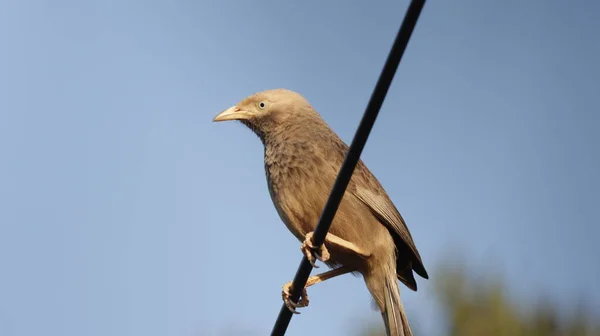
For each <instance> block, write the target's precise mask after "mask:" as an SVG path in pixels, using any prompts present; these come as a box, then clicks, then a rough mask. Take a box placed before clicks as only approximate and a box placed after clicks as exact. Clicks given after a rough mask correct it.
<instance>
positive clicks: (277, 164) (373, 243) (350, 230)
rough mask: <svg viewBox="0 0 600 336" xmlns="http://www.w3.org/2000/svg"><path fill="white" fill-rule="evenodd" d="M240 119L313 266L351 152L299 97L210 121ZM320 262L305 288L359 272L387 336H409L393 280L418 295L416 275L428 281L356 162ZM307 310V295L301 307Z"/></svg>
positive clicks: (263, 100)
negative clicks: (315, 238)
mask: <svg viewBox="0 0 600 336" xmlns="http://www.w3.org/2000/svg"><path fill="white" fill-rule="evenodd" d="M225 120H239V121H241V122H242V123H243V124H245V125H246V126H248V127H249V128H250V129H252V130H253V131H254V133H256V135H258V137H259V138H260V140H261V141H262V143H263V144H264V149H265V151H264V158H265V171H266V175H267V182H268V187H269V192H270V194H271V198H272V200H273V203H274V205H275V208H276V209H277V212H278V213H279V216H280V217H281V219H282V221H283V222H284V223H285V224H286V226H287V227H288V229H289V230H290V231H291V232H292V234H294V235H295V236H296V237H297V238H298V239H299V240H300V241H303V244H302V250H303V251H304V253H305V254H306V255H307V257H309V259H310V260H311V262H313V260H314V256H313V253H312V252H311V251H313V250H312V249H311V241H312V231H314V229H315V226H316V224H317V222H318V220H319V216H320V215H321V212H322V211H323V207H324V206H325V202H326V201H327V198H328V196H329V192H330V191H331V187H332V186H333V183H334V181H335V178H336V176H337V173H338V171H339V169H340V167H341V165H342V162H343V160H344V157H345V155H346V152H347V150H348V146H347V145H346V144H345V143H344V142H343V141H342V140H341V139H340V138H339V137H338V136H337V135H336V134H335V133H334V132H333V131H332V130H331V128H329V126H328V125H327V124H326V123H325V121H324V120H323V119H322V118H321V116H320V115H319V114H318V113H317V112H316V111H315V110H314V109H313V108H312V107H311V106H310V104H309V103H308V101H307V100H306V99H304V98H303V97H302V96H301V95H300V94H298V93H296V92H293V91H289V90H285V89H276V90H268V91H263V92H259V93H256V94H254V95H251V96H249V97H247V98H245V99H244V100H242V101H241V102H239V103H238V104H237V105H235V106H232V107H231V108H229V109H227V110H225V111H223V112H221V113H220V114H218V115H217V116H216V117H215V119H214V121H225ZM315 254H316V255H317V258H319V259H320V260H322V261H324V262H325V263H326V264H327V265H328V266H330V267H332V268H334V269H333V270H331V271H329V272H325V273H322V274H319V275H317V276H313V277H311V278H310V279H309V281H308V283H307V287H308V286H311V285H313V284H315V283H317V282H320V281H324V280H326V279H329V278H332V277H334V276H337V275H340V274H344V273H348V272H357V273H360V274H362V276H363V278H364V280H365V283H366V285H367V288H368V289H369V291H370V293H371V295H372V296H373V299H374V301H375V303H376V304H377V306H378V308H379V309H380V311H381V312H382V316H383V320H384V322H385V325H386V330H387V332H388V335H391V336H400V335H404V336H409V335H412V332H411V330H410V327H409V325H408V321H407V318H406V315H405V312H404V308H403V306H402V302H401V300H400V292H399V287H398V282H397V279H399V280H400V281H402V283H404V284H405V285H406V286H407V287H408V288H410V289H412V290H414V291H416V290H417V283H416V281H415V278H414V276H413V271H414V272H416V273H417V274H418V275H420V276H421V277H423V278H426V279H428V278H429V277H428V275H427V271H426V270H425V267H424V266H423V262H422V261H421V257H420V255H419V252H418V250H417V248H416V246H415V244H414V242H413V239H412V237H411V234H410V232H409V230H408V228H407V227H406V224H405V222H404V219H403V218H402V216H401V215H400V213H399V212H398V210H397V209H396V207H395V206H394V204H393V203H392V201H391V200H390V198H389V197H388V195H387V193H386V192H385V190H384V189H383V187H382V186H381V184H380V183H379V181H378V180H377V179H376V178H375V176H373V174H372V173H371V172H370V171H369V170H368V169H367V167H366V166H365V165H364V163H363V162H362V160H361V161H359V163H358V165H357V167H356V170H355V171H354V174H353V176H352V178H351V180H350V183H349V185H348V188H347V190H346V193H345V194H344V197H343V199H342V202H341V204H340V207H339V209H338V211H337V213H336V215H335V218H334V220H333V222H332V225H331V228H330V230H329V234H328V235H327V238H326V240H325V244H324V247H323V248H322V249H321V250H320V251H316V252H315ZM289 290H290V283H288V284H286V285H285V286H284V290H283V294H282V295H283V299H284V301H286V304H287V305H288V308H290V310H292V311H294V312H295V309H294V308H295V307H303V306H306V305H308V297H307V294H306V291H304V292H303V297H302V298H301V300H300V302H298V304H294V303H292V302H291V301H290V300H289Z"/></svg>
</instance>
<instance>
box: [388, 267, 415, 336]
mask: <svg viewBox="0 0 600 336" xmlns="http://www.w3.org/2000/svg"><path fill="white" fill-rule="evenodd" d="M381 316H382V317H383V322H384V323H385V329H386V333H387V335H388V336H412V335H413V334H412V330H411V329H410V325H409V324H408V318H407V316H406V312H405V311H404V305H403V304H402V301H401V300H400V289H399V288H398V281H397V280H396V277H395V276H394V275H391V276H388V277H386V282H385V297H384V309H382V311H381Z"/></svg>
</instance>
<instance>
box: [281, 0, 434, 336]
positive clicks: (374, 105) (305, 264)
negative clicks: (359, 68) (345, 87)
mask: <svg viewBox="0 0 600 336" xmlns="http://www.w3.org/2000/svg"><path fill="white" fill-rule="evenodd" d="M423 5H425V0H413V1H411V3H410V5H409V7H408V9H407V11H406V15H405V16H404V21H403V22H402V26H401V27H400V30H399V31H398V34H397V35H396V39H395V40H394V44H393V46H392V49H391V50H390V54H389V55H388V58H387V60H386V62H385V65H384V67H383V70H382V71H381V75H379V79H378V80H377V84H376V85H375V89H374V90H373V94H372V95H371V99H370V100H369V104H368V105H367V109H366V111H365V114H364V115H363V117H362V120H361V121H360V124H359V125H358V129H357V130H356V134H355V135H354V139H352V143H351V144H350V148H349V149H348V153H347V154H346V158H345V159H344V163H343V164H342V167H341V169H340V171H339V173H338V176H337V178H336V180H335V183H334V184H333V188H332V189H331V193H330V194H329V198H328V199H327V203H326V204H325V208H324V209H323V212H322V213H321V217H320V218H319V222H318V223H317V227H316V228H315V231H314V234H313V244H314V245H315V247H317V248H318V247H320V246H321V245H322V244H323V242H324V241H325V235H326V234H327V231H329V227H330V226H331V222H332V221H333V217H334V216H335V213H336V212H337V209H338V207H339V206H340V202H341V200H342V196H343V195H344V192H345V191H346V187H347V186H348V182H350V178H351V177H352V173H353V172H354V168H355V167H356V164H357V163H358V160H359V158H360V154H361V153H362V150H363V148H364V147H365V144H366V143H367V138H368V137H369V133H370V132H371V129H372V128H373V124H375V119H376V118H377V115H378V114H379V110H380V109H381V105H383V101H384V99H385V96H386V94H387V92H388V89H389V88H390V85H391V84H392V80H393V79H394V74H395V73H396V69H398V65H399V64H400V60H401V59H402V55H403V54H404V50H405V49H406V45H407V44H408V41H409V39H410V36H411V35H412V32H413V30H414V28H415V25H416V24H417V20H418V19H419V14H421V10H422V9H423ZM311 271H312V265H311V264H310V262H309V261H308V259H307V258H306V256H304V257H303V258H302V262H300V266H299V267H298V271H296V276H295V277H294V281H293V282H292V293H291V300H292V301H293V302H296V303H297V302H298V299H299V298H300V293H301V291H300V290H299V289H301V288H304V286H305V285H306V281H307V280H308V277H309V276H310V272H311ZM291 319H292V312H291V311H289V310H288V308H287V307H286V305H285V304H284V305H283V306H282V307H281V310H280V312H279V316H278V317H277V321H275V325H274V326H273V330H272V331H271V336H280V335H284V334H285V331H286V330H287V327H288V325H289V324H290V320H291Z"/></svg>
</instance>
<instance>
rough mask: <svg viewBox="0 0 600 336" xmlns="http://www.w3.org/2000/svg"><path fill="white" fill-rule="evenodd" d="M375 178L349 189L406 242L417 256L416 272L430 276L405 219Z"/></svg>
mask: <svg viewBox="0 0 600 336" xmlns="http://www.w3.org/2000/svg"><path fill="white" fill-rule="evenodd" d="M357 168H358V167H357ZM369 175H370V174H369ZM374 178H375V177H374V176H373V177H372V179H368V180H370V181H371V183H360V184H359V183H353V186H352V187H353V188H350V190H349V191H350V192H351V193H352V194H353V195H354V196H355V197H356V198H358V199H359V200H360V201H361V202H363V203H364V204H365V205H366V206H367V207H369V209H370V210H371V211H372V212H373V214H374V215H375V216H376V217H377V219H378V220H379V221H380V222H382V223H383V224H384V225H386V226H387V227H388V229H391V230H392V231H393V232H394V233H396V234H397V235H398V236H399V237H400V239H402V241H403V242H404V244H406V246H407V247H408V249H409V250H410V251H411V252H412V254H413V255H414V257H415V260H414V262H415V263H414V264H413V269H414V270H415V272H417V274H419V275H420V276H422V277H423V278H426V279H427V278H429V276H428V275H427V271H426V270H425V267H424V266H423V262H422V261H421V256H420V255H419V251H417V247H416V246H415V243H414V242H413V239H412V236H411V234H410V232H409V231H408V227H407V226H406V223H405V222H404V219H403V218H402V216H401V215H400V212H398V209H396V207H395V206H394V204H393V203H392V201H391V200H390V198H389V197H388V196H387V194H386V193H385V191H383V188H381V186H374V185H372V183H373V182H372V181H374ZM377 184H378V183H377ZM361 185H367V186H369V188H365V187H362V186H361ZM371 187H373V188H371Z"/></svg>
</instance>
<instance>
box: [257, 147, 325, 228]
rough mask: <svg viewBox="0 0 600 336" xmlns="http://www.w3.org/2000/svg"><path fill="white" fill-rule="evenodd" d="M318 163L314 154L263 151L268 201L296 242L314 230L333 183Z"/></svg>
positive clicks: (268, 149) (319, 161)
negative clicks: (271, 202) (270, 201)
mask: <svg viewBox="0 0 600 336" xmlns="http://www.w3.org/2000/svg"><path fill="white" fill-rule="evenodd" d="M279 149H281V148H279ZM322 164H323V163H322V159H321V158H319V157H316V156H315V155H314V152H307V151H300V150H297V151H292V150H288V151H281V150H277V148H275V149H274V148H269V147H266V148H265V172H266V177H267V183H268V187H269V193H270V195H271V199H272V201H273V204H274V205H275V208H276V209H277V212H278V214H279V216H280V218H281V220H282V221H283V222H284V223H285V224H286V226H287V227H288V229H289V230H290V231H291V232H292V234H294V235H295V236H296V237H297V238H298V239H299V240H303V239H304V236H305V235H306V233H308V232H310V231H313V230H314V227H315V226H316V224H317V221H318V219H319V216H320V211H321V209H322V208H323V206H324V204H325V201H326V198H327V195H328V193H329V190H330V188H331V184H332V183H333V179H329V178H327V176H326V174H324V173H323V171H322V168H321V167H322ZM329 180H331V181H329Z"/></svg>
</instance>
